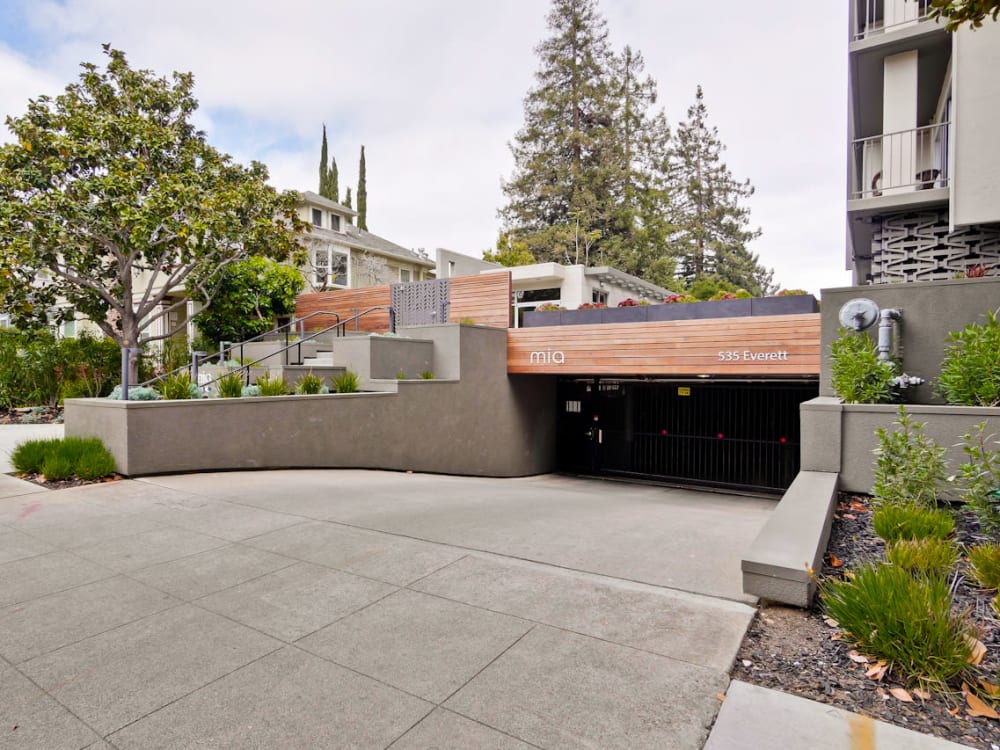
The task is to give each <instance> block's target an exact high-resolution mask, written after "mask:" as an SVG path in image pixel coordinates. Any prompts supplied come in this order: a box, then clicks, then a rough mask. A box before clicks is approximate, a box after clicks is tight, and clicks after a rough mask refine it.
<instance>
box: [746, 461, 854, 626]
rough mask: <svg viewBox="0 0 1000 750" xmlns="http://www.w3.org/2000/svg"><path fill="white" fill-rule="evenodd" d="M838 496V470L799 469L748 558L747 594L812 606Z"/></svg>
mask: <svg viewBox="0 0 1000 750" xmlns="http://www.w3.org/2000/svg"><path fill="white" fill-rule="evenodd" d="M836 500H837V474H836V473H834V472H822V471H801V472H799V475H798V476H797V477H795V481H794V482H792V485H791V487H789V488H788V490H787V491H786V492H785V494H784V496H783V497H782V498H781V502H779V503H778V506H777V507H776V508H775V509H774V512H773V513H771V517H770V518H769V519H768V521H767V523H766V524H765V525H764V528H763V529H761V531H760V533H759V534H758V535H757V538H756V539H754V541H753V544H751V545H750V549H749V550H748V551H747V553H746V556H745V557H744V558H743V563H742V570H743V591H744V593H747V594H750V595H752V596H759V597H762V598H764V599H770V600H772V601H778V602H782V603H784V604H791V605H793V606H796V607H808V606H809V604H810V602H811V601H812V598H813V595H814V594H815V593H816V581H815V578H814V577H813V575H811V573H810V571H812V570H819V568H820V563H821V561H822V557H823V552H824V550H825V549H826V544H827V542H828V541H829V539H830V525H831V523H832V521H833V509H834V507H835V504H836Z"/></svg>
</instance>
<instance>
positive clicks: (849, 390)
mask: <svg viewBox="0 0 1000 750" xmlns="http://www.w3.org/2000/svg"><path fill="white" fill-rule="evenodd" d="M830 363H831V366H830V384H831V385H832V386H833V390H834V391H836V393H837V395H838V396H839V397H840V399H841V400H842V401H843V402H844V403H846V404H888V403H891V402H892V401H894V400H895V398H896V394H895V391H894V390H893V378H894V377H895V370H894V368H893V365H892V363H891V362H887V361H885V360H882V359H879V357H878V347H876V346H875V342H874V341H872V339H871V337H870V336H869V335H868V334H867V333H864V332H854V331H852V330H851V329H849V328H841V329H840V335H839V336H838V337H837V339H836V341H834V342H833V343H831V344H830Z"/></svg>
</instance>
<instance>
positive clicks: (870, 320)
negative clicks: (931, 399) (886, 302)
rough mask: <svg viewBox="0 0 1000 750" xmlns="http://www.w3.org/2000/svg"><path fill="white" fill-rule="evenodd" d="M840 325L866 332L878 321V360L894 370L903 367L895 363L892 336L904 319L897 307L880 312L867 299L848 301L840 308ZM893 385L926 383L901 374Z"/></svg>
mask: <svg viewBox="0 0 1000 750" xmlns="http://www.w3.org/2000/svg"><path fill="white" fill-rule="evenodd" d="M839 317H840V324H841V325H842V326H844V327H845V328H853V329H854V330H855V331H858V332H860V331H864V330H865V329H866V328H870V327H871V326H872V325H874V323H875V321H876V320H877V321H878V344H877V346H878V358H879V359H880V360H882V361H883V362H889V363H890V364H891V365H892V366H893V368H896V367H900V368H901V367H902V363H901V362H897V361H893V359H892V357H891V354H892V336H893V331H894V330H895V328H896V324H897V322H898V321H899V320H901V319H902V317H903V313H902V311H901V310H898V309H897V308H895V307H887V308H885V309H884V310H879V308H878V305H876V304H875V303H874V302H873V301H872V300H870V299H867V298H865V297H859V298H856V299H852V300H848V301H847V302H845V303H844V305H843V307H841V308H840V316H839ZM892 382H893V385H895V386H896V387H897V388H908V387H910V386H911V385H922V384H923V383H924V382H925V381H924V379H923V378H919V377H917V376H916V375H907V374H906V373H905V372H903V373H900V374H899V375H897V376H896V377H894V378H893V379H892Z"/></svg>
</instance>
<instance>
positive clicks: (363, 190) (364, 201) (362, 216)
mask: <svg viewBox="0 0 1000 750" xmlns="http://www.w3.org/2000/svg"><path fill="white" fill-rule="evenodd" d="M358 229H364V230H365V231H366V232H367V231H368V185H367V181H366V179H365V147H364V146H362V147H361V161H360V162H359V163H358Z"/></svg>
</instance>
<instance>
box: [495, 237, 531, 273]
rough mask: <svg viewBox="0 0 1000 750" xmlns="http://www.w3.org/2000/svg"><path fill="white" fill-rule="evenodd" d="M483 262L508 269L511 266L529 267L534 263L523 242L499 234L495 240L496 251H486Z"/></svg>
mask: <svg viewBox="0 0 1000 750" xmlns="http://www.w3.org/2000/svg"><path fill="white" fill-rule="evenodd" d="M483 260H485V261H488V262H490V263H499V264H500V265H501V266H507V267H508V268H510V267H513V266H529V265H531V264H532V263H535V262H536V261H535V256H534V255H532V254H531V251H530V250H529V249H528V245H527V243H526V242H524V240H518V239H514V238H513V237H511V236H510V235H509V234H503V233H501V234H500V236H499V237H498V238H497V246H496V250H495V251H493V250H486V251H485V252H483Z"/></svg>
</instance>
